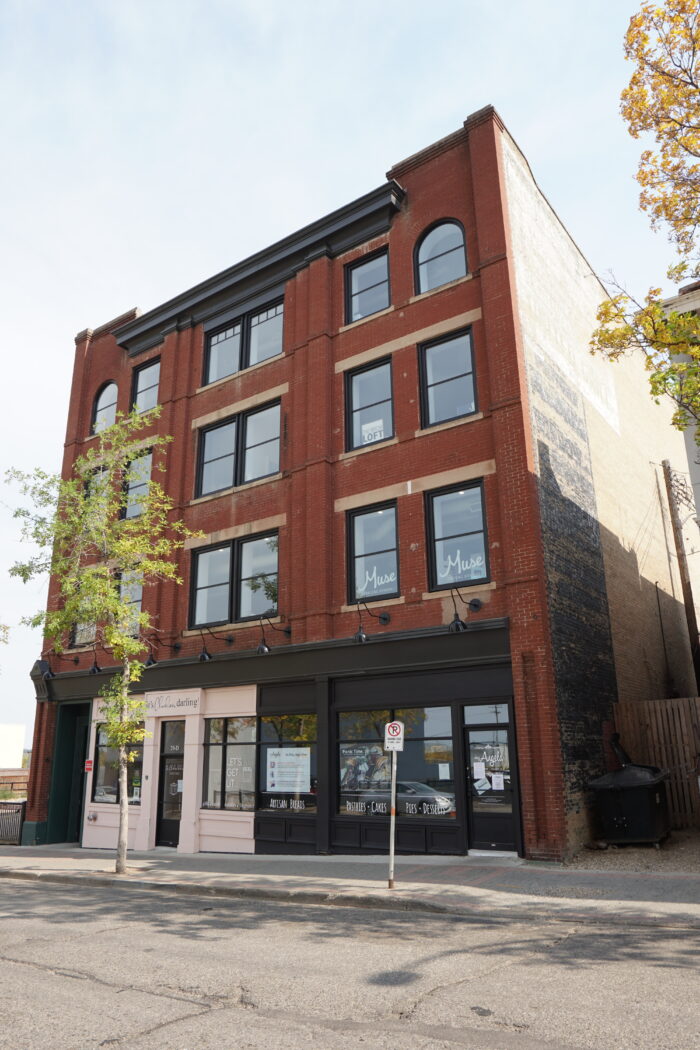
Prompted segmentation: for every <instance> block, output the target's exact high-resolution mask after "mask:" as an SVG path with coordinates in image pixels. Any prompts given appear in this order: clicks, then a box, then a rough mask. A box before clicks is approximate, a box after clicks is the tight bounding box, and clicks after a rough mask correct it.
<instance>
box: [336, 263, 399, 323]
mask: <svg viewBox="0 0 700 1050" xmlns="http://www.w3.org/2000/svg"><path fill="white" fill-rule="evenodd" d="M381 256H384V257H385V259H386V293H387V295H386V298H387V301H386V305H385V306H380V307H379V309H377V310H372V311H371V313H368V314H362V316H361V317H353V316H352V300H353V293H352V274H353V273H354V272H355V270H359V269H361V268H362V267H363V266H366V265H367V264H368V263H372V262H374V261H375V260H376V259H379V258H380V257H381ZM344 278H345V323H346V324H357V322H358V321H363V320H364V319H365V317H373V316H374V315H375V314H378V313H381V311H382V310H388V308H389V307H390V306H391V273H390V270H389V248H388V247H384V248H380V249H379V250H378V251H376V252H372V254H371V255H363V256H362V258H360V259H355V260H354V262H351V263H348V264H347V266H346V267H345V274H344ZM379 283H380V284H384V281H380V282H379ZM372 287H374V285H373V286H372Z"/></svg>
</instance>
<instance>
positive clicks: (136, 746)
mask: <svg viewBox="0 0 700 1050" xmlns="http://www.w3.org/2000/svg"><path fill="white" fill-rule="evenodd" d="M105 725H106V723H105V722H98V724H97V725H96V727H95V751H94V760H93V764H92V791H91V793H90V801H91V802H94V803H95V805H96V806H115V805H118V804H119V770H117V792H116V795H115V797H114V799H104V798H95V788H96V787H97V773H98V770H99V765H100V752H101V749H102V748H109V750H111V751H118V749H117V748H116V747H114V746H113V745H111V744H109V743H107V744H100V730H101V729H104V727H105ZM127 746H128V747H129V749H130V750H132V751H139V750H140V752H141V777H142V778H143V740H137V741H135V742H134V743H130V744H128V745H127ZM134 764H135V760H134V762H130V763H129V765H131V766H133V765H134ZM128 786H129V783H128V777H127V788H128ZM129 805H130V806H140V805H141V798H140V797H139V799H138V801H137V802H135V801H129Z"/></svg>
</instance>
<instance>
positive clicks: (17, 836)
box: [0, 802, 27, 846]
mask: <svg viewBox="0 0 700 1050" xmlns="http://www.w3.org/2000/svg"><path fill="white" fill-rule="evenodd" d="M26 808H27V803H26V802H0V845H3V846H21V845H22V825H23V824H24V811H25V809H26Z"/></svg>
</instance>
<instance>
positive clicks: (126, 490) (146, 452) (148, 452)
mask: <svg viewBox="0 0 700 1050" xmlns="http://www.w3.org/2000/svg"><path fill="white" fill-rule="evenodd" d="M147 456H150V459H151V469H150V470H149V472H148V481H147V482H146V483H145V484H141V483H139V484H138V485H134V486H133V487H132V486H131V483H130V482H131V479H130V477H129V474H130V471H131V468H132V466H133V465H134V463H139V462H140V461H141V460H142V459H146V457H147ZM95 473H98V471H95ZM152 480H153V449H152V448H145V449H143V451H142V452H140V453H139V455H138V456H136V457H135V458H134V459H132V460H130V461H129V463H128V464H127V468H126V473H125V475H124V482H123V485H122V491H123V500H124V502H123V506H122V508H121V511H120V513H119V517H120V518H128V519H129V520H130V519H131V518H138V517H140V516H141V512H139V513H138V514H127V511H128V509H129V506H130V501H129V496H130V495H132V494H133V491H134V490H135V489H140V488H144V489H145V490H146V492H148V489H149V487H150V484H151V481H152ZM134 502H135V503H139V504H140V502H141V501H140V500H135V501H134Z"/></svg>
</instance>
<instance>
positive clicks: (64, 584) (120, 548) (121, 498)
mask: <svg viewBox="0 0 700 1050" xmlns="http://www.w3.org/2000/svg"><path fill="white" fill-rule="evenodd" d="M158 415H159V409H157V408H156V409H153V410H152V411H150V412H147V413H143V414H138V413H136V412H132V413H131V414H130V415H128V416H122V417H119V418H118V419H117V421H116V422H115V423H114V424H113V425H112V426H110V427H108V428H107V429H105V430H103V431H102V432H101V433H100V434H99V436H98V438H97V440H96V441H95V443H94V445H93V446H92V447H91V448H90V449H89V450H88V451H87V452H86V453H85V454H84V455H81V456H79V457H78V458H77V459H76V460H75V463H74V464H73V467H72V471H71V474H70V477H68V478H60V477H58V476H55V475H51V474H47V473H46V472H44V471H42V470H36V471H34V472H33V473H32V474H26V473H22V472H20V471H15V470H13V471H9V472H8V473H7V475H6V480H7V481H8V482H12V483H14V484H16V485H18V486H19V489H20V491H21V493H22V495H23V497H24V498H25V503H26V505H24V506H21V507H19V508H18V509H16V510H15V512H14V515H15V517H16V518H18V519H19V521H20V522H21V528H22V537H23V539H24V540H26V541H27V542H28V543H30V544H31V545H32V547H33V551H32V553H31V555H30V557H29V558H28V559H27V560H26V561H22V562H17V563H16V564H15V565H14V566H13V567H12V569H11V570H10V571H11V574H12V575H13V576H18V577H20V578H21V579H22V580H24V581H25V582H26V581H29V580H32V579H35V578H36V577H40V576H45V575H46V574H49V573H50V574H51V576H52V578H53V581H54V585H53V588H52V590H51V592H50V598H49V604H48V608H47V609H46V610H42V611H40V612H37V613H36V614H35V615H34V616H32V617H29V618H28V619H27V621H26V622H27V623H29V624H30V625H31V626H35V627H36V626H41V627H43V629H44V635H45V638H46V641H47V643H48V644H50V645H51V646H52V648H53V649H54V650H55V651H56V652H57V653H60V652H61V651H62V649H64V648H65V647H66V646H67V645H68V644H70V642H71V640H72V639H74V638H75V637H76V634H78V635H80V637H81V638H82V639H86V638H94V640H95V645H99V646H100V647H101V648H104V649H108V650H111V652H112V656H113V658H114V662H115V664H116V665H117V666H118V667H119V670H118V672H117V673H116V674H114V675H113V676H112V678H111V679H110V681H109V682H108V683H107V685H106V686H105V687H103V689H101V691H100V696H101V715H100V720H101V722H103V724H104V726H105V732H106V736H107V742H108V744H109V745H110V746H111V747H113V748H115V749H117V751H118V755H119V832H118V840H117V856H116V871H117V873H118V874H124V873H125V872H126V855H127V833H128V822H129V808H128V792H127V766H128V763H129V762H130V760H131V759H132V757H133V755H132V753H131V752H130V747H132V746H133V744H134V743H136V742H138V741H140V740H143V738H144V735H145V733H144V726H143V723H144V715H145V711H144V704H143V701H141V700H138V699H137V698H136V697H134V695H133V692H132V690H133V689H134V686H135V684H136V683H137V682H138V681H139V680H140V678H141V674H142V671H143V667H144V662H143V661H144V659H145V657H146V655H147V651H148V645H147V643H146V640H145V639H146V636H147V634H148V632H149V631H153V630H155V629H156V625H155V624H154V623H153V622H152V620H151V616H150V615H149V613H148V612H147V611H145V610H144V609H142V608H141V603H140V600H139V598H140V594H141V589H142V588H144V587H146V586H147V585H148V584H150V583H154V582H155V581H157V580H171V581H174V582H176V583H180V582H181V580H180V578H179V576H178V569H177V559H176V555H177V551H178V550H179V549H180V548H181V547H182V546H183V543H184V540H185V538H186V537H187V536H191V535H194V534H193V533H192V532H190V530H189V529H188V528H187V527H186V526H185V525H184V523H183V522H181V521H179V520H176V519H175V517H174V514H173V504H172V501H171V499H170V498H169V497H168V496H167V495H166V493H165V491H164V490H163V488H162V486H161V485H160V484H159V482H158V480H157V478H156V477H155V476H153V475H154V474H155V473H156V472H157V471H158V470H159V469H163V468H162V465H161V464H162V460H163V458H164V451H163V447H164V446H165V445H166V444H167V443H168V442H169V441H170V440H171V439H170V438H169V437H166V436H164V435H154V434H153V433H152V430H153V423H154V421H155V420H156V419H157V417H158ZM151 463H153V464H154V470H153V472H151V469H150V467H151ZM146 466H147V467H148V469H146Z"/></svg>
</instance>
